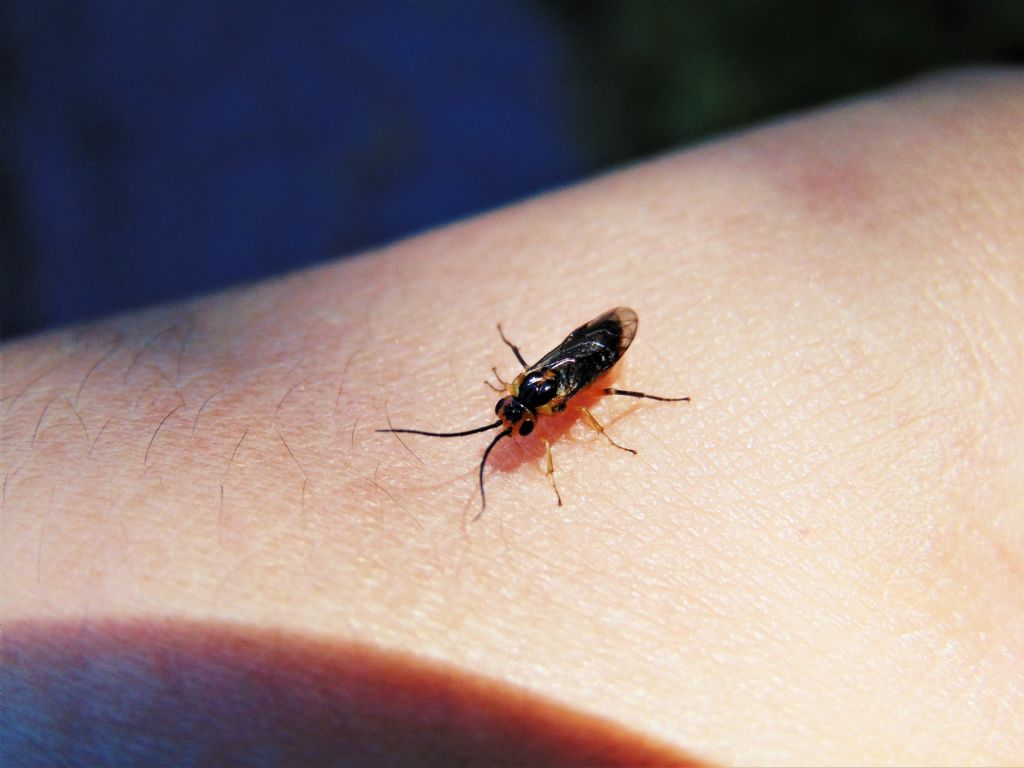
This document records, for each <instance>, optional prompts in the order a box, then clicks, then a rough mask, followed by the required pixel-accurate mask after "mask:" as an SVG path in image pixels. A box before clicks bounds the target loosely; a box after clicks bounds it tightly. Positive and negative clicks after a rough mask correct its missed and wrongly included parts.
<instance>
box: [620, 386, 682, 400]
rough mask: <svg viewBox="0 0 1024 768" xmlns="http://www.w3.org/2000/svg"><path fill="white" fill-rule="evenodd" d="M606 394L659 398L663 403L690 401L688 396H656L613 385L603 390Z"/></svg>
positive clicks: (650, 398) (649, 398)
mask: <svg viewBox="0 0 1024 768" xmlns="http://www.w3.org/2000/svg"><path fill="white" fill-rule="evenodd" d="M604 393H605V394H606V395H625V396H626V397H645V398H647V399H648V400H660V401H661V402H663V403H681V402H684V401H685V402H690V397H689V396H686V397H658V396H657V395H647V394H644V393H643V392H630V391H629V390H628V389H615V387H607V388H605V390H604Z"/></svg>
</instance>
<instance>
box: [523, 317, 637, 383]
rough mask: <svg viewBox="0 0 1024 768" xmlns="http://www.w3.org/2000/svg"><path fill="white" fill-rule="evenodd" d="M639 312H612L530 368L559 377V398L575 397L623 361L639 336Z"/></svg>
mask: <svg viewBox="0 0 1024 768" xmlns="http://www.w3.org/2000/svg"><path fill="white" fill-rule="evenodd" d="M636 327H637V316H636V312H634V311H633V310H632V309H629V308H627V307H616V308H615V309H610V310H608V311H607V312H605V313H604V314H603V315H600V316H598V317H595V318H594V319H593V320H591V321H590V322H589V323H586V324H584V325H581V326H580V327H579V328H577V329H576V330H575V331H573V332H572V333H570V334H569V335H568V336H566V337H565V340H564V341H563V342H562V343H561V344H559V345H558V346H557V347H555V348H554V349H553V350H551V351H550V352H548V353H547V354H546V355H544V357H542V358H541V359H540V360H538V361H537V362H536V363H535V364H534V365H532V366H530V369H529V370H531V371H534V370H552V371H555V372H556V373H557V374H558V382H559V394H561V395H562V396H563V397H571V396H572V395H574V394H576V392H578V391H579V390H581V389H582V388H583V387H585V386H587V385H588V384H590V382H592V381H593V380H594V379H596V378H597V377H598V376H600V375H601V374H602V373H604V372H605V371H607V370H608V369H609V368H611V367H612V366H613V365H615V363H617V362H618V361H619V358H621V357H622V355H623V354H624V353H625V352H626V350H627V349H629V345H630V344H632V343H633V337H634V336H636Z"/></svg>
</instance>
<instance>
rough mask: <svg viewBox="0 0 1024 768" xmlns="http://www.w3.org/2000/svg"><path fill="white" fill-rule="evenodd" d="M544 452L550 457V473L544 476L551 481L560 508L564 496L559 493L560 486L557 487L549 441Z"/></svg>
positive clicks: (546, 442) (545, 442)
mask: <svg viewBox="0 0 1024 768" xmlns="http://www.w3.org/2000/svg"><path fill="white" fill-rule="evenodd" d="M544 450H545V451H547V455H548V471H547V472H545V473H544V474H546V475H547V477H548V479H549V480H550V481H551V489H552V490H553V491H554V492H555V498H556V499H558V506H562V494H560V493H559V492H558V486H557V485H555V462H554V461H553V460H552V459H551V443H550V442H548V441H547V440H545V441H544Z"/></svg>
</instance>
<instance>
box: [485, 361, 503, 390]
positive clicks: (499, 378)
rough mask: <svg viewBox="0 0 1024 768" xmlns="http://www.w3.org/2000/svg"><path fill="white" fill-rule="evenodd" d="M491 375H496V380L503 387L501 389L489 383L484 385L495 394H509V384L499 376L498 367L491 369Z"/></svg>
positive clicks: (486, 382)
mask: <svg viewBox="0 0 1024 768" xmlns="http://www.w3.org/2000/svg"><path fill="white" fill-rule="evenodd" d="M491 373H493V374H494V378H496V379H497V380H498V382H499V383H500V384H501V386H500V387H496V386H494V385H493V384H491V382H489V381H485V382H484V384H486V385H487V386H488V387H490V388H491V389H493V390H494V391H495V392H507V391H508V382H507V381H505V380H504V379H503V378H501V376H499V375H498V367H497V366H495V367H493V368H491Z"/></svg>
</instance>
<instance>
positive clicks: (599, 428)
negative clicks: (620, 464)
mask: <svg viewBox="0 0 1024 768" xmlns="http://www.w3.org/2000/svg"><path fill="white" fill-rule="evenodd" d="M583 418H585V419H586V420H587V423H588V424H589V425H590V426H592V427H593V428H594V429H596V430H597V431H598V432H600V433H601V434H602V435H604V437H605V440H607V441H608V442H609V443H611V444H612V445H614V446H615V447H616V448H621V449H622V450H624V451H629V452H630V453H632V454H633V455H634V456H636V451H634V450H633V449H632V448H627V447H626V446H624V445H619V444H618V443H616V442H615V441H614V440H612V439H611V437H609V436H608V433H607V432H605V431H604V427H602V426H601V423H600V422H599V421H598V420H597V419H596V418H594V414H592V413H591V412H590V409H589V408H587V407H586V406H583Z"/></svg>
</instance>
